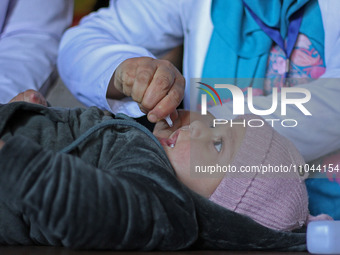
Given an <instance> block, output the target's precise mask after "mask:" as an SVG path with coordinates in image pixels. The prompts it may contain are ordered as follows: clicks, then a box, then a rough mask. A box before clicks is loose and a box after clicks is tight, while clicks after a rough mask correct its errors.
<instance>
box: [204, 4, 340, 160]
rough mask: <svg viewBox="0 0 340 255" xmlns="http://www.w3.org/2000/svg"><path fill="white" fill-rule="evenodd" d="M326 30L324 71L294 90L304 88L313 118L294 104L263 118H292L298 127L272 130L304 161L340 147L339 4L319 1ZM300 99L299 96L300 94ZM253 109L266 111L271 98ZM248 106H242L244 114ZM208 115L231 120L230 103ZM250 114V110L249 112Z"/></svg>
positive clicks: (258, 98)
mask: <svg viewBox="0 0 340 255" xmlns="http://www.w3.org/2000/svg"><path fill="white" fill-rule="evenodd" d="M319 5H320V9H321V14H322V20H323V25H324V30H325V63H326V72H325V73H324V74H323V76H322V77H321V78H319V79H318V80H316V81H313V82H311V83H310V84H304V85H300V86H297V87H302V88H306V89H307V90H309V91H310V93H311V100H310V101H309V102H308V103H306V104H305V105H304V106H305V107H306V108H307V109H308V110H309V111H310V113H311V114H312V116H305V115H304V114H303V113H302V112H301V111H300V110H299V109H298V108H297V107H296V106H295V105H287V115H286V116H282V115H281V112H280V111H277V112H275V113H274V114H271V115H267V116H263V117H264V118H265V119H280V120H283V119H295V120H297V121H298V125H297V126H296V127H293V128H288V127H284V126H282V125H281V124H280V123H279V122H276V124H275V125H274V128H275V129H276V130H277V131H278V132H279V133H281V134H282V135H283V136H285V137H287V138H289V139H290V140H291V141H292V142H293V143H294V144H295V146H296V147H297V148H298V149H299V151H300V152H301V153H302V155H303V156H304V158H305V160H306V161H310V160H313V159H316V158H318V157H320V156H323V155H326V154H328V153H330V152H332V151H334V150H336V149H339V148H340V100H339V98H340V15H339V11H338V10H340V1H337V0H323V1H319ZM299 96H300V97H301V94H300V95H299ZM280 98H281V97H280V94H279V95H278V99H279V100H278V105H279V106H280V105H281V100H280ZM253 105H254V108H255V109H259V110H260V109H264V110H265V109H269V108H270V107H271V105H272V98H271V96H269V97H266V96H256V97H254V99H253ZM247 109H248V107H247V106H245V110H246V113H247ZM210 112H211V113H212V114H213V115H215V117H217V118H223V119H230V118H232V117H233V116H232V103H227V104H224V106H223V107H213V108H211V109H210ZM248 113H249V111H248Z"/></svg>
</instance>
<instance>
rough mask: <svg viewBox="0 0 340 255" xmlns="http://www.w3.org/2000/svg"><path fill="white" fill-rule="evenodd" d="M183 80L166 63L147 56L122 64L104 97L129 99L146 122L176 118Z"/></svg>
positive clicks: (167, 62) (168, 63)
mask: <svg viewBox="0 0 340 255" xmlns="http://www.w3.org/2000/svg"><path fill="white" fill-rule="evenodd" d="M184 89H185V79H184V77H183V76H182V74H181V73H180V72H179V71H178V69H177V68H176V67H175V66H174V65H173V64H172V63H170V62H169V61H167V60H160V59H153V58H149V57H139V58H130V59H127V60H125V61H123V62H122V63H121V64H120V65H119V66H118V67H117V69H116V71H115V72H114V74H113V76H112V78H111V81H110V85H109V88H108V91H107V97H108V98H115V99H118V98H122V97H124V96H131V97H132V99H133V100H134V101H136V102H137V103H138V104H139V107H140V109H141V111H142V112H144V113H146V114H147V116H148V120H149V121H150V122H157V121H159V120H160V119H163V118H164V117H165V116H167V115H169V114H171V117H172V119H176V118H177V111H176V108H177V107H178V105H179V104H180V103H181V101H182V99H183V96H184Z"/></svg>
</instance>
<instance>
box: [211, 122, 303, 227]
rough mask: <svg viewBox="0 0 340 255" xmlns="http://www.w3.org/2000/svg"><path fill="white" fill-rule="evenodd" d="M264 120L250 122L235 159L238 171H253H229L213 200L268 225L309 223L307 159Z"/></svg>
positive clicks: (287, 225) (282, 225)
mask: <svg viewBox="0 0 340 255" xmlns="http://www.w3.org/2000/svg"><path fill="white" fill-rule="evenodd" d="M242 118H244V119H245V121H246V123H247V122H248V121H249V120H250V119H254V118H256V119H260V118H259V117H257V116H254V115H247V116H243V117H242ZM261 120H262V119H261ZM239 121H240V120H238V122H239ZM263 122H264V123H265V124H264V125H263V126H262V127H249V126H247V130H246V133H245V137H244V140H243V142H242V144H241V146H240V148H239V150H238V152H237V153H236V154H235V156H234V159H233V160H232V162H231V166H235V167H236V169H237V170H238V171H239V170H241V168H243V169H245V167H247V169H248V171H249V169H251V168H253V172H247V173H245V172H243V173H241V172H238V173H226V175H225V177H224V178H223V180H222V181H221V183H220V184H219V186H218V187H217V188H216V190H215V191H214V193H213V194H212V195H211V197H210V200H211V201H213V202H215V203H217V204H219V205H221V206H223V207H225V208H227V209H229V210H231V211H234V212H237V213H240V214H243V215H247V216H248V217H250V218H252V219H253V220H255V221H256V222H258V223H260V224H262V225H263V226H266V227H268V228H271V229H276V230H284V231H290V230H293V229H296V228H299V227H301V226H303V225H305V224H306V223H307V219H308V215H309V212H308V195H307V190H306V186H305V183H304V179H306V178H307V175H308V174H306V173H304V171H303V165H304V164H305V162H304V160H303V158H302V156H301V155H300V153H299V152H298V150H297V149H296V148H295V146H294V145H293V144H292V143H291V142H290V141H288V140H287V139H286V138H284V137H283V136H281V135H280V134H278V133H277V132H276V131H275V130H274V129H273V128H272V127H270V126H269V125H268V124H267V123H266V121H264V120H263ZM255 166H257V167H258V168H257V169H265V167H267V169H270V167H272V170H271V171H272V172H266V173H261V172H254V169H255ZM300 166H302V167H300ZM273 167H276V171H277V172H275V171H274V170H273ZM299 167H300V168H299ZM280 169H281V170H280ZM299 169H300V170H302V171H298V170H299ZM283 170H286V171H287V170H289V171H287V172H284V171H283ZM268 171H269V170H268Z"/></svg>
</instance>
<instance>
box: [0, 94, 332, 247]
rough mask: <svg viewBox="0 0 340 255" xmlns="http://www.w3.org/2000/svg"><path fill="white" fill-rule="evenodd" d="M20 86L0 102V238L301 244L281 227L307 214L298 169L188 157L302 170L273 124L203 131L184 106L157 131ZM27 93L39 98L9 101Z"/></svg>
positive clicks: (62, 242) (119, 243)
mask: <svg viewBox="0 0 340 255" xmlns="http://www.w3.org/2000/svg"><path fill="white" fill-rule="evenodd" d="M25 93H26V94H25ZM25 93H21V94H19V95H18V96H17V97H16V98H15V99H14V100H12V101H13V103H10V104H7V105H0V118H1V121H0V244H6V245H16V244H20V245H32V244H41V245H56V246H68V247H73V248H82V249H116V250H121V249H129V250H132V249H141V250H150V249H161V250H178V249H184V248H189V247H195V248H204V249H207V248H209V249H280V250H282V249H287V250H303V249H304V248H305V245H304V244H305V234H304V233H294V232H288V231H291V230H294V229H299V228H301V227H302V226H304V225H306V223H307V222H308V220H309V219H311V217H310V216H309V213H308V202H307V201H308V199H307V192H306V188H305V185H304V181H303V180H304V178H305V176H303V177H301V176H300V175H299V174H298V173H293V172H292V173H289V175H285V177H284V178H265V177H261V176H260V175H257V174H253V175H251V176H249V175H247V176H245V177H244V178H228V176H225V178H223V176H218V177H216V178H211V177H204V178H194V177H192V176H191V175H190V174H189V168H190V161H189V158H190V157H191V161H192V160H196V158H197V162H199V163H200V164H201V163H202V164H203V163H204V164H216V163H219V164H221V165H222V164H224V165H226V164H232V165H235V166H238V167H239V166H241V165H244V164H245V165H247V164H248V165H249V164H252V165H254V164H258V165H260V164H278V165H279V164H284V165H288V164H295V165H303V164H304V161H303V159H302V158H301V156H300V155H299V153H298V152H297V150H296V149H295V148H294V146H293V145H292V144H291V143H290V142H288V141H287V140H286V139H284V138H283V137H281V136H280V135H279V134H278V133H276V132H275V131H274V130H273V129H272V128H270V127H269V126H268V125H265V126H264V127H263V128H256V129H253V128H239V127H238V128H230V127H228V126H220V127H216V128H210V127H209V126H207V125H206V124H205V123H204V122H202V121H201V120H200V119H199V117H197V119H196V120H191V122H190V117H189V116H190V114H189V113H188V112H185V111H183V112H180V113H179V118H178V119H177V120H176V121H175V122H174V126H173V127H172V128H169V127H168V126H167V125H166V123H165V122H159V123H157V124H156V126H155V130H154V135H153V134H151V133H150V132H149V131H148V130H147V129H146V128H144V127H143V126H141V125H140V124H138V123H137V122H135V121H134V120H132V119H130V118H128V117H126V116H123V115H120V116H118V115H117V116H113V115H112V114H110V113H107V112H104V111H101V110H99V109H98V108H94V107H91V108H88V109H61V108H48V107H45V106H44V105H46V101H45V100H44V99H43V98H42V96H41V95H40V94H38V93H37V92H34V91H27V92H25ZM24 96H26V99H27V98H30V99H31V100H29V101H34V102H36V103H37V104H31V103H26V102H15V101H23V100H26V99H24ZM26 101H27V100H26ZM246 118H248V117H246ZM174 170H175V172H176V176H177V177H178V179H179V180H180V181H181V182H183V183H184V184H185V185H186V186H188V187H189V188H190V189H188V188H187V187H186V186H185V185H182V184H181V182H178V180H177V179H176V178H175V174H174ZM192 191H194V192H192ZM197 193H198V194H199V195H197ZM208 199H209V200H210V201H209V200H208ZM211 201H212V202H213V203H212V202H211ZM217 204H218V205H220V206H218V205H217ZM221 206H222V207H221ZM223 207H224V208H226V209H224V208H223ZM244 215H245V216H244ZM319 218H320V219H323V218H326V219H327V216H325V215H321V216H319ZM277 230H279V231H277Z"/></svg>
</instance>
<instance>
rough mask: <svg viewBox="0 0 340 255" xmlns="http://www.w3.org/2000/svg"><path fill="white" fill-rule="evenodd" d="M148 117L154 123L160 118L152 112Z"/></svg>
mask: <svg viewBox="0 0 340 255" xmlns="http://www.w3.org/2000/svg"><path fill="white" fill-rule="evenodd" d="M148 119H149V121H150V122H154V123H155V122H156V121H157V120H158V118H157V117H156V115H154V114H150V115H149V117H148Z"/></svg>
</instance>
